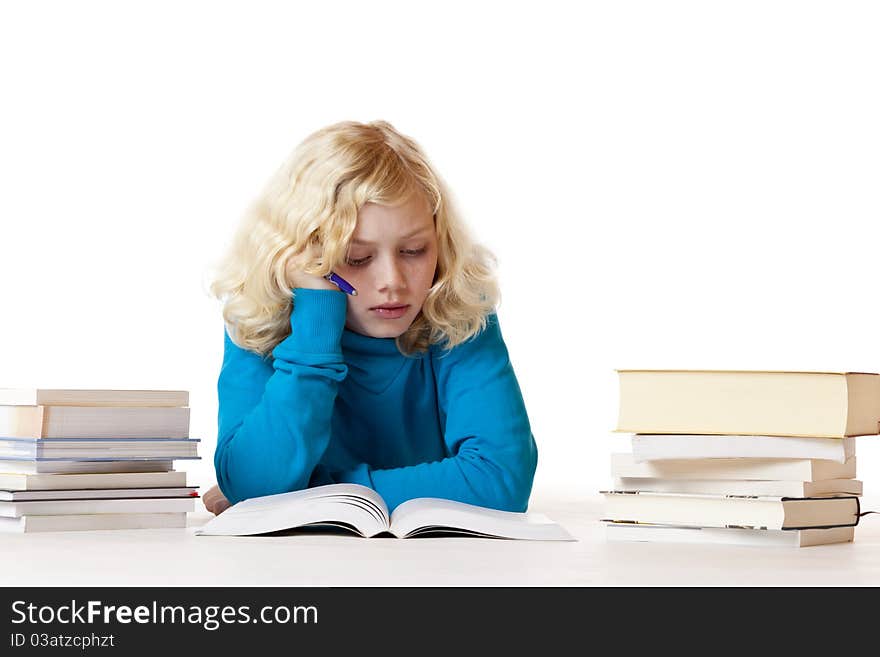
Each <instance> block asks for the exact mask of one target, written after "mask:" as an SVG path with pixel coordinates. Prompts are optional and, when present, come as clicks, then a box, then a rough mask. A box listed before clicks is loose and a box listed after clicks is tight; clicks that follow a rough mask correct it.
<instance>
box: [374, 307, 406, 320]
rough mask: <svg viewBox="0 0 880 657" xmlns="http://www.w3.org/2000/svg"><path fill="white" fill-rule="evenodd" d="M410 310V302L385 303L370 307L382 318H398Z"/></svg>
mask: <svg viewBox="0 0 880 657" xmlns="http://www.w3.org/2000/svg"><path fill="white" fill-rule="evenodd" d="M408 310H409V304H408V303H407V304H383V305H381V306H375V307H373V308H370V312H371V313H373V314H374V315H375V316H377V317H381V318H382V319H398V318H400V317H403V316H404V315H405V314H406V312H407V311H408Z"/></svg>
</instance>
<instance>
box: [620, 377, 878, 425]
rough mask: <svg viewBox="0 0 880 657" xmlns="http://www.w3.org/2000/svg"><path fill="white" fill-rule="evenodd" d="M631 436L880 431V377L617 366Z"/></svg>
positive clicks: (624, 421) (623, 415) (622, 413)
mask: <svg viewBox="0 0 880 657" xmlns="http://www.w3.org/2000/svg"><path fill="white" fill-rule="evenodd" d="M618 374H619V382H620V407H619V410H620V415H619V419H618V424H617V431H622V432H626V433H672V434H742V435H770V436H814V437H825V438H842V437H844V436H860V435H868V434H876V433H878V431H880V375H878V374H876V373H860V372H777V371H730V370H618Z"/></svg>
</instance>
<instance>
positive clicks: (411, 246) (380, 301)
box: [335, 194, 437, 338]
mask: <svg viewBox="0 0 880 657" xmlns="http://www.w3.org/2000/svg"><path fill="white" fill-rule="evenodd" d="M436 268H437V232H436V229H435V227H434V216H433V214H432V212H431V207H430V205H429V204H428V201H427V199H426V198H425V196H424V195H422V194H413V195H412V196H411V197H410V198H409V199H408V200H407V201H406V202H405V203H403V204H401V205H398V206H394V207H390V206H385V205H376V204H375V203H366V204H365V205H364V206H363V207H362V208H361V209H360V211H359V212H358V220H357V226H356V227H355V231H354V235H352V240H351V244H350V245H349V250H348V255H347V258H346V262H345V264H343V265H340V266H339V267H337V268H336V269H335V271H336V273H338V274H339V275H340V276H342V278H344V279H345V280H347V281H348V282H349V283H351V284H352V285H353V286H354V287H355V289H356V290H357V296H350V297H348V312H347V315H346V320H345V326H346V328H348V329H350V330H352V331H355V332H356V333H360V334H362V335H367V336H370V337H373V338H396V337H397V336H399V335H401V334H403V333H404V332H405V331H406V330H407V329H408V328H409V326H410V324H412V323H413V320H414V319H415V318H416V316H417V315H418V314H419V311H420V310H421V309H422V304H423V303H424V302H425V297H427V296H428V291H429V290H430V289H431V285H432V283H433V282H434V272H435V270H436Z"/></svg>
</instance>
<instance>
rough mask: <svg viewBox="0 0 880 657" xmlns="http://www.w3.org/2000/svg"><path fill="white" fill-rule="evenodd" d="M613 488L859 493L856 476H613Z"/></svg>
mask: <svg viewBox="0 0 880 657" xmlns="http://www.w3.org/2000/svg"><path fill="white" fill-rule="evenodd" d="M613 487H614V490H621V491H647V492H654V493H689V494H701V493H705V494H710V495H750V496H758V497H830V496H832V495H836V496H841V495H843V496H852V495H861V494H862V489H863V486H862V482H861V481H859V480H858V479H826V480H824V481H758V480H750V479H743V480H737V479H653V478H641V477H615V478H614V486H613Z"/></svg>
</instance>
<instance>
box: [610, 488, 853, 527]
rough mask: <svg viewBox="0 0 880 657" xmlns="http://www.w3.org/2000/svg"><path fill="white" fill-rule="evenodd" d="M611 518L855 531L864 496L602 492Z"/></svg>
mask: <svg viewBox="0 0 880 657" xmlns="http://www.w3.org/2000/svg"><path fill="white" fill-rule="evenodd" d="M602 494H603V495H604V496H605V518H603V520H610V521H617V522H620V521H626V522H638V523H650V524H662V525H691V526H696V527H743V528H752V529H811V528H825V527H841V526H855V525H857V524H858V521H859V498H858V497H821V498H815V497H814V498H806V499H791V498H785V497H769V496H768V497H753V496H736V497H730V496H725V495H696V494H684V493H653V492H645V491H639V492H626V491H602Z"/></svg>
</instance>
